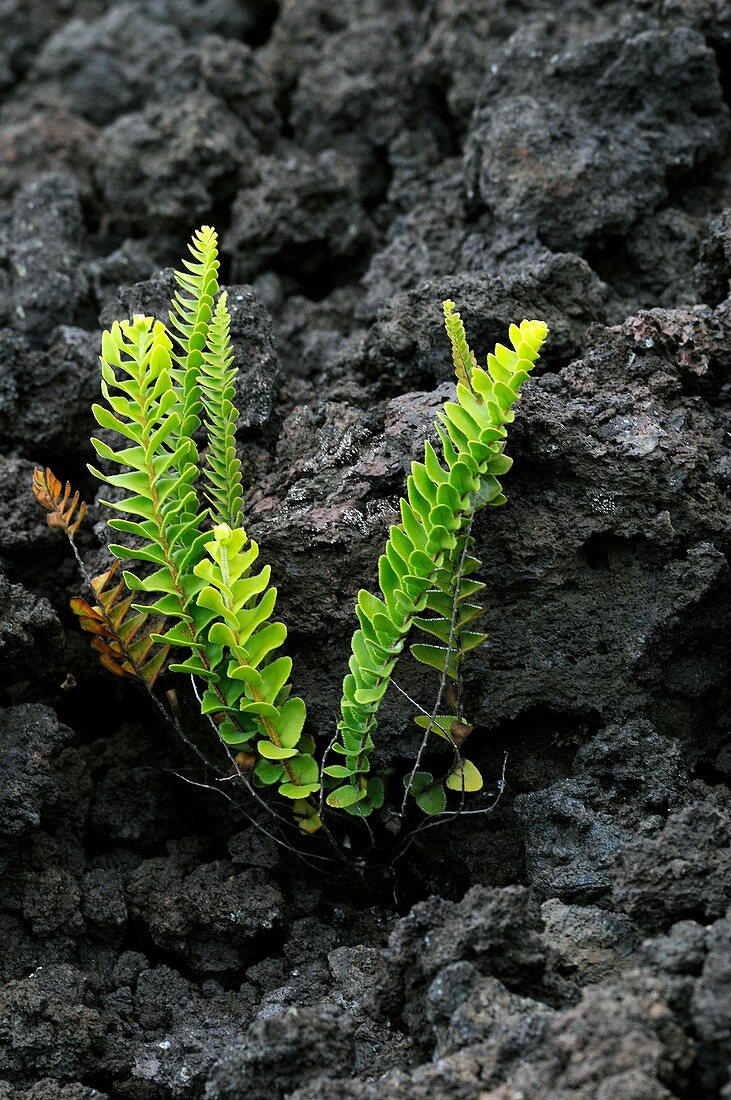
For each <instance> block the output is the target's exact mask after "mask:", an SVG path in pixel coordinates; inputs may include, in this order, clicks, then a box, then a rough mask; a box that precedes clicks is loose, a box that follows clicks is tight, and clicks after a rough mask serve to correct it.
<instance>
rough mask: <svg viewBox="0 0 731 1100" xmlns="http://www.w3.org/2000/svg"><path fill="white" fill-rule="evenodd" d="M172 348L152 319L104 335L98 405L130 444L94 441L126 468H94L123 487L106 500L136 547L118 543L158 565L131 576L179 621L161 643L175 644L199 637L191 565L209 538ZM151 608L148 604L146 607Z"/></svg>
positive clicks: (158, 609) (130, 582) (102, 419)
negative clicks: (191, 605)
mask: <svg viewBox="0 0 731 1100" xmlns="http://www.w3.org/2000/svg"><path fill="white" fill-rule="evenodd" d="M171 348H172V344H171V341H170V338H169V336H168V334H167V332H166V330H165V326H164V325H163V324H162V323H161V322H159V321H154V320H153V319H152V318H151V317H142V316H136V317H135V318H134V319H133V320H132V321H123V322H121V324H120V323H119V322H115V323H114V325H113V326H112V329H111V331H109V332H105V333H104V335H103V337H102V356H101V370H102V393H103V396H104V398H105V400H106V405H101V404H96V405H93V406H92V412H93V414H94V417H95V419H96V421H97V423H98V424H100V425H101V426H102V427H103V428H107V429H109V430H110V431H113V432H115V433H116V434H117V435H119V436H122V437H123V438H124V440H125V441H126V442H127V443H129V444H131V445H130V446H126V447H123V448H121V449H119V450H114V449H113V448H112V447H111V446H109V444H107V443H105V442H103V441H102V440H100V439H96V438H93V439H92V441H91V442H92V444H93V446H94V449H95V450H96V452H97V454H98V455H99V457H100V458H102V459H104V460H105V461H108V462H113V463H115V464H117V465H120V466H122V467H124V468H125V471H124V472H123V473H116V474H105V473H103V472H102V471H100V470H98V469H96V468H95V467H93V466H89V469H90V470H91V472H92V473H93V474H94V476H95V477H97V478H99V480H100V481H103V482H106V483H107V484H108V485H112V486H114V488H116V489H118V490H121V497H120V499H118V500H111V501H103V502H102V503H104V504H106V505H107V507H109V508H111V509H113V510H114V511H115V512H116V513H119V514H120V516H118V517H117V518H114V519H111V520H110V521H109V526H110V527H111V528H112V529H113V530H115V531H122V532H124V533H125V534H128V535H132V536H134V537H135V539H136V540H137V544H136V545H134V546H122V545H111V546H110V550H111V551H112V553H113V554H114V555H115V556H116V557H118V558H121V559H124V560H127V561H129V560H131V561H140V562H146V563H151V564H152V565H154V566H155V569H154V570H153V572H152V573H151V574H150V575H149V576H145V577H144V578H140V577H138V576H137V575H136V574H135V573H133V572H126V573H125V574H124V579H125V582H126V583H127V587H128V588H129V589H130V590H131V591H139V592H145V593H150V594H153V595H154V597H155V600H156V602H155V603H154V604H152V605H150V607H149V608H145V610H147V611H148V612H149V613H153V612H154V613H156V614H159V615H162V616H163V617H164V618H166V619H172V620H173V621H174V626H173V627H172V628H171V630H170V631H168V633H167V634H166V635H165V636H164V637H163V638H162V639H161V640H162V642H163V644H171V645H172V644H176V641H177V638H178V636H180V637H184V638H185V639H186V641H188V640H190V639H192V638H194V634H195V631H194V626H193V620H192V615H191V613H190V611H189V609H188V601H189V599H190V597H191V595H193V594H194V593H195V587H196V586H195V585H194V586H193V587H192V588H191V578H192V580H193V581H195V576H194V574H193V573H192V566H193V564H195V563H196V562H197V561H198V560H199V558H200V556H201V554H202V544H203V542H204V541H205V538H206V535H205V534H204V533H202V532H201V530H200V528H201V525H202V521H203V518H204V517H203V516H201V515H199V514H198V506H197V498H196V495H195V488H194V485H195V481H196V478H197V475H198V469H197V466H196V464H195V463H194V462H192V461H191V454H190V451H189V449H188V446H187V443H188V440H187V438H186V437H185V436H181V435H180V427H181V417H182V402H181V397H180V391H179V389H178V388H177V387H176V386H174V385H173V382H172V373H171V372H172V359H171ZM143 606H144V605H143Z"/></svg>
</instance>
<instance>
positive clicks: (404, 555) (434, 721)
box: [35, 226, 547, 831]
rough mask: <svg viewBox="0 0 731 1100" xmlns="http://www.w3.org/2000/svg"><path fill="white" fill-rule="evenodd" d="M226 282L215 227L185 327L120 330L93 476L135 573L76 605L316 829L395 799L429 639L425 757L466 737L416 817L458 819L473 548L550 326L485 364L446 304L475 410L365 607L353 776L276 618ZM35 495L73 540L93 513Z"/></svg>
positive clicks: (417, 498)
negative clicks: (413, 667)
mask: <svg viewBox="0 0 731 1100" xmlns="http://www.w3.org/2000/svg"><path fill="white" fill-rule="evenodd" d="M218 268H219V262H218V248H217V237H216V233H215V231H214V230H213V229H211V228H209V227H207V226H204V227H203V228H202V229H200V230H199V231H198V232H197V233H196V234H195V235H194V237H193V241H192V244H191V245H190V258H189V259H187V260H185V261H184V263H183V270H181V271H178V272H176V280H177V283H178V290H177V292H176V295H175V297H174V299H173V302H172V303H171V310H170V314H169V318H168V322H167V324H165V323H163V322H162V321H161V320H155V319H153V318H151V317H145V316H135V317H133V318H132V319H131V320H126V321H122V322H119V323H115V324H114V325H113V326H112V328H111V330H110V331H108V332H105V333H104V335H103V338H102V356H101V390H102V398H103V400H102V402H101V403H99V404H96V405H94V406H93V413H94V416H95V418H96V421H97V423H98V424H99V426H100V427H101V428H102V429H103V431H104V435H103V436H100V437H99V438H94V439H92V444H93V446H94V448H95V450H96V453H97V455H98V457H99V460H100V468H97V467H94V466H90V469H91V471H92V473H93V474H94V475H95V476H96V477H97V478H99V480H100V481H102V482H104V483H106V484H107V485H109V486H111V487H112V489H113V493H112V494H110V498H109V500H107V501H104V502H103V503H105V504H106V505H107V507H108V508H110V509H111V510H112V512H113V518H111V519H110V520H109V525H110V527H111V528H113V529H114V530H115V531H117V532H120V533H121V534H123V535H124V536H125V541H124V542H120V543H113V544H112V545H111V546H110V550H111V551H112V553H113V555H114V556H115V557H116V558H117V559H118V561H123V562H125V563H127V568H126V569H125V570H124V571H123V573H122V577H121V578H120V577H118V576H117V575H116V569H117V566H116V565H115V566H114V567H113V568H112V569H111V570H110V571H108V572H107V573H105V574H103V575H102V576H101V577H99V578H96V579H95V580H94V581H93V590H94V596H95V600H96V602H95V603H89V602H87V601H86V600H81V599H79V600H76V601H74V603H73V605H72V606H73V607H74V610H75V612H76V613H77V614H78V616H79V619H80V622H81V625H82V626H83V628H84V629H85V630H87V631H89V632H90V633H92V634H93V635H94V641H93V645H94V646H95V648H97V649H98V650H99V652H100V655H101V659H102V661H103V663H104V664H105V665H106V667H107V668H109V669H110V670H111V671H113V672H116V673H117V674H118V675H135V676H138V677H139V678H141V679H143V680H144V681H146V682H147V683H148V685H151V684H152V683H153V682H154V680H155V678H156V676H157V675H158V674H159V672H160V671H161V669H163V668H164V667H168V668H169V669H170V670H171V671H172V672H176V673H182V674H185V675H187V676H189V677H191V678H192V680H193V682H194V684H195V685H196V689H197V692H198V695H199V698H200V700H201V710H202V712H203V714H204V715H207V716H209V718H210V720H211V721H212V722H213V724H214V725H215V727H216V730H217V733H218V736H219V737H220V738H221V740H222V741H223V742H224V743H225V744H226V746H228V748H229V750H230V752H232V753H234V754H235V758H236V759H237V760H238V761H239V762H240V764H241V766H243V767H244V768H245V769H246V774H247V775H248V776H249V777H250V780H251V782H253V783H254V784H255V785H257V786H259V787H272V788H274V789H275V790H276V792H277V793H278V794H279V795H280V796H281V797H282V798H284V799H287V800H290V802H291V803H292V804H293V807H294V810H295V814H296V817H297V819H298V821H299V823H300V826H301V828H303V829H305V830H309V831H312V830H314V829H316V828H318V826H319V824H320V814H321V810H322V806H323V803H324V804H326V805H327V806H328V807H330V808H331V809H333V810H345V811H347V812H348V813H350V814H355V815H358V816H367V815H368V814H370V813H371V812H372V811H373V810H374V809H377V808H379V807H380V806H381V805H382V804H383V802H384V797H385V792H384V784H383V782H382V780H381V778H380V777H378V776H374V775H372V774H371V767H370V753H371V751H372V749H373V745H374V740H373V739H374V735H375V732H376V729H377V715H378V710H379V707H380V705H381V702H382V700H383V698H384V696H385V694H386V691H387V690H388V687H389V684H390V682H391V677H392V673H393V670H394V668H395V665H396V662H397V661H398V659H399V657H400V656H401V654H402V652H403V649H404V646H405V643H406V640H407V636H408V635H409V634H410V633H411V631H412V630H417V631H420V632H421V633H423V634H425V635H426V637H427V639H428V640H427V641H425V642H421V641H420V642H416V643H414V644H413V645H411V647H410V649H411V654H412V655H413V656H414V657H415V658H416V659H417V660H418V661H421V662H423V663H425V664H427V665H429V666H430V667H432V668H433V669H434V670H435V671H436V673H437V675H438V677H439V688H438V697H437V706H436V707H435V709H434V711H433V712H432V713H429V712H428V711H426V710H425V711H424V713H423V714H421V715H419V716H418V717H417V719H416V721H417V723H418V724H419V725H420V726H421V727H422V728H423V730H424V736H425V743H426V739H427V738H429V737H430V736H431V735H432V734H433V735H435V736H437V737H441V738H443V739H446V741H448V742H449V743H450V744H451V746H452V749H453V755H454V759H453V760H452V763H451V764H450V767H449V771H448V773H447V774H446V775H445V776H443V777H441V778H435V777H434V775H433V774H431V773H430V772H425V771H421V770H420V769H419V766H418V765H419V761H417V762H416V763H415V765H414V767H413V768H412V770H411V772H410V773H409V774H408V775H407V776H406V777H405V778H404V788H403V806H402V808H403V809H405V808H406V804H407V801H408V799H409V798H413V799H415V801H416V803H417V804H418V805H419V807H420V808H421V809H422V810H423V811H424V812H426V813H432V814H433V813H440V812H442V811H443V810H444V808H445V805H446V791H447V790H450V789H451V790H455V791H458V792H460V793H461V795H462V796H464V793H465V792H467V791H475V790H479V789H480V787H481V786H482V778H481V776H480V774H479V772H478V770H477V768H476V767H475V765H474V764H473V763H471V762H470V761H468V760H466V759H465V758H464V757H463V756H462V754H461V751H460V750H461V745H462V742H463V741H464V739H465V737H466V736H467V734H468V733H469V730H470V727H469V725H468V724H467V723H466V722H465V719H464V717H463V716H462V715H461V714H459V713H452V714H445V713H441V709H442V708H441V704H442V700H443V699H446V700H456V699H457V694H456V693H455V692H453V691H450V687H449V682H450V681H455V680H456V679H457V678H458V676H459V670H460V666H461V663H462V661H463V658H464V656H465V654H467V653H468V652H469V651H470V650H471V649H473V648H475V647H476V646H478V645H480V643H481V642H482V641H483V640H484V638H485V637H486V635H485V634H483V633H481V632H480V631H478V630H475V628H474V626H475V620H476V619H477V618H478V616H479V615H480V614H481V608H480V606H479V603H477V602H476V597H477V596H478V595H479V593H480V591H481V589H482V588H483V587H484V586H483V585H482V584H481V583H480V582H479V581H477V580H475V579H474V577H473V574H474V572H475V570H476V569H477V568H478V566H479V564H480V563H479V562H478V561H477V560H476V559H475V558H474V557H473V556H472V555H471V553H470V550H471V546H472V538H471V527H472V521H473V517H474V515H475V512H476V511H477V510H478V509H480V508H482V507H484V506H486V505H496V504H501V503H503V502H504V500H505V497H504V496H503V495H502V491H501V486H500V483H499V480H498V479H499V477H500V476H501V475H502V474H504V473H506V472H507V470H508V469H509V468H510V464H511V461H510V459H509V458H507V457H506V455H505V454H504V446H505V438H506V425H507V424H509V423H510V421H511V420H512V419H513V406H514V404H515V402H516V400H517V398H518V395H519V391H520V387H521V386H522V384H523V382H525V380H526V379H527V377H528V375H529V373H530V371H531V369H532V368H533V366H534V365H535V362H536V360H537V358H538V354H539V351H540V347H541V344H542V343H543V341H544V339H545V337H546V332H547V329H546V326H545V325H544V324H542V323H541V322H537V321H524V322H523V323H522V324H521V325H520V326H515V325H513V326H511V329H510V341H511V344H512V347H511V348H507V347H503V346H502V345H498V346H497V348H496V349H495V353H494V354H493V355H489V356H488V360H487V365H486V368H487V369H483V368H482V367H480V366H479V365H478V363H477V360H476V358H475V356H474V354H473V353H472V351H471V350H470V348H469V346H468V344H467V340H466V337H465V332H464V328H463V325H462V322H461V320H460V316H459V314H458V313H457V312H456V311H455V309H454V305H453V303H451V302H445V303H444V310H445V318H446V327H447V333H448V335H449V338H450V341H451V345H452V352H453V358H454V366H455V372H456V376H457V388H456V400H455V401H450V402H447V404H446V405H445V407H444V409H443V411H442V412H441V413H440V414H439V420H440V423H439V424H438V425H437V427H436V432H437V437H438V449H435V447H434V446H432V444H431V443H427V444H426V448H425V455H424V461H423V462H415V463H414V464H413V466H412V470H411V474H410V476H409V478H408V482H407V499H404V500H402V501H401V522H400V523H399V524H396V525H394V526H393V527H392V528H391V531H390V535H389V539H388V542H387V545H386V549H385V552H384V554H383V555H382V557H381V558H380V561H379V569H378V575H379V585H380V595H378V596H376V595H373V594H371V593H369V592H366V591H362V592H361V593H360V594H359V597H358V603H357V608H356V611H357V616H358V620H359V627H358V629H357V630H356V631H355V633H354V635H353V641H352V654H351V658H350V662H349V665H350V669H349V673H348V675H347V676H346V678H345V681H344V684H343V698H342V704H341V711H342V720H341V722H340V725H339V729H338V736H337V738H336V740H335V741H334V743H333V745H332V751H333V753H334V754H335V755H336V756H337V762H331V763H328V762H327V761H325V762H324V767H322V768H321V767H320V766H319V765H318V762H317V761H316V759H315V756H314V747H315V746H314V741H313V738H312V737H311V736H310V735H309V734H308V733H306V732H305V724H306V709H305V704H304V702H303V701H302V699H300V698H299V697H298V696H297V695H295V694H293V689H292V683H291V677H292V661H291V658H290V657H288V656H286V655H283V654H282V652H281V650H282V646H283V644H284V642H285V639H286V636H287V630H286V627H285V626H284V624H283V623H281V622H279V621H278V620H277V619H276V618H275V617H274V616H275V606H276V600H277V591H276V588H274V587H273V586H272V585H271V583H270V573H271V570H270V567H269V566H268V565H263V566H262V565H261V563H260V561H259V548H258V546H257V544H256V543H255V542H253V541H252V540H250V539H249V538H248V536H247V534H246V531H245V528H244V526H243V486H242V475H241V463H240V462H239V460H238V458H237V455H236V438H235V436H236V423H237V417H238V413H237V408H236V404H235V376H236V372H235V368H234V366H233V358H234V357H233V351H232V347H231V335H230V317H229V313H228V309H227V304H226V294H225V292H223V291H221V290H220V288H219V285H218ZM201 429H203V436H204V438H205V445H204V446H203V447H202V448H200V449H199V446H198V444H197V440H199V439H200V438H201ZM35 489H36V495H37V497H38V499H39V501H40V502H41V503H42V504H43V505H44V507H46V508H47V510H48V511H49V522H53V524H54V525H55V526H58V527H61V528H63V529H64V530H65V531H66V533H67V535H68V536H69V538H70V539H71V541H72V542H73V536H74V534H75V532H76V527H77V526H78V523H79V522H80V521H81V519H82V518H83V506H81V509H79V508H78V497H76V498H70V496H69V494H70V489H68V487H67V490H66V493H65V495H64V493H63V492H62V489H61V485H60V483H59V482H58V481H56V479H55V478H54V477H53V475H52V474H51V473H50V471H46V472H45V474H43V473H42V472H41V471H37V474H36V481H35ZM171 654H172V660H171V657H170V655H171ZM420 755H421V754H420ZM331 759H332V758H331ZM323 783H324V785H325V791H324V792H323V791H322V787H321V784H323Z"/></svg>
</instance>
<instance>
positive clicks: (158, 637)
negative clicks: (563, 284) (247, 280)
mask: <svg viewBox="0 0 731 1100" xmlns="http://www.w3.org/2000/svg"><path fill="white" fill-rule="evenodd" d="M190 251H191V257H192V258H191V260H190V261H187V262H186V271H184V272H178V273H177V274H176V277H177V280H178V283H179V285H180V288H181V289H180V292H179V293H178V294H177V295H176V298H175V300H174V302H173V310H172V312H171V314H170V331H168V329H167V328H166V327H165V325H164V324H163V323H162V322H161V321H155V320H153V319H152V318H151V317H142V316H137V317H134V318H133V319H132V320H131V321H123V322H121V323H115V324H114V325H113V326H112V329H111V331H109V332H105V333H104V336H103V338H102V358H101V370H102V394H103V397H104V399H105V403H104V404H97V405H94V406H93V412H94V416H95V417H96V420H97V422H98V423H99V424H100V425H101V426H102V427H103V428H106V429H107V430H108V431H110V432H112V433H114V434H115V435H116V436H121V437H122V440H123V441H124V443H126V444H129V445H127V446H122V447H121V448H118V449H115V448H114V447H113V446H111V445H110V444H109V443H107V442H105V441H103V440H100V439H93V440H92V443H93V445H94V447H95V449H96V452H97V454H98V455H99V457H100V458H101V459H103V460H105V461H106V462H108V463H113V464H115V465H117V466H121V467H122V468H123V471H122V472H121V473H105V472H103V471H101V470H99V469H97V468H95V467H90V470H91V472H92V473H93V474H94V475H95V476H96V477H98V478H99V479H100V480H101V481H103V482H106V483H107V484H109V485H111V486H113V487H114V489H115V490H117V494H118V495H117V499H114V500H109V501H105V502H103V503H105V504H106V505H107V506H108V507H109V508H111V509H113V510H114V512H115V513H116V516H115V518H113V519H111V520H110V521H109V524H110V526H111V527H112V528H113V529H114V530H117V531H122V532H124V533H125V534H126V535H128V536H132V538H133V540H134V541H133V543H132V544H131V545H119V544H113V545H112V546H110V549H111V551H112V553H114V554H115V555H116V556H117V557H118V558H121V559H124V560H125V561H132V562H141V563H145V564H149V566H151V570H148V571H145V572H143V573H141V572H140V571H139V569H136V570H132V569H129V570H127V571H126V572H125V573H124V580H125V582H126V584H127V587H128V588H129V589H130V590H131V591H132V592H133V593H136V594H140V595H139V597H138V598H140V599H142V598H145V597H148V602H145V603H139V604H135V605H134V606H135V608H136V609H138V610H139V611H140V612H141V613H144V614H146V615H156V616H161V617H163V618H164V620H165V627H164V628H163V629H161V630H160V631H159V632H156V633H154V634H153V636H152V637H153V640H154V641H155V642H157V643H159V644H161V645H165V646H171V647H175V648H176V649H183V650H187V651H188V655H187V657H186V658H185V659H184V660H179V661H178V662H176V663H174V664H172V665H171V666H170V667H171V669H172V670H173V671H176V672H182V673H187V674H189V675H191V676H193V677H195V678H199V679H201V680H203V681H204V682H205V690H204V693H203V697H202V710H203V713H204V714H207V715H210V716H211V717H212V719H213V720H214V721H215V723H216V725H217V728H218V732H219V735H220V737H221V739H222V740H223V741H224V742H225V743H226V744H227V745H228V746H231V747H232V748H235V749H236V750H237V751H238V750H242V749H246V750H247V752H253V753H254V754H255V757H256V762H255V766H254V769H253V771H254V776H255V778H256V780H257V781H258V782H260V783H262V784H272V785H276V786H277V788H278V790H279V793H280V794H281V795H282V796H284V797H285V798H289V799H292V800H293V801H295V802H297V803H298V807H297V808H298V812H299V816H300V819H302V820H304V821H305V823H310V824H311V825H313V824H314V823H315V822H316V816H317V815H316V811H315V810H314V808H310V809H308V808H307V799H308V798H309V797H310V796H311V795H312V794H314V793H315V792H316V791H317V790H319V776H318V768H317V765H316V763H315V760H314V757H313V756H312V754H311V751H310V749H311V747H312V746H311V743H310V742H309V741H308V740H307V739H305V738H304V737H303V727H304V721H305V706H304V703H303V702H302V700H301V699H298V698H297V697H293V696H292V695H291V685H290V673H291V669H292V662H291V660H290V659H289V658H288V657H284V656H279V655H277V651H278V650H279V649H280V648H281V646H282V644H283V643H284V640H285V638H286V635H287V631H286V628H285V627H284V625H283V624H282V623H279V622H276V621H272V615H273V612H274V607H275V603H276V598H277V592H276V589H275V588H273V587H272V586H271V585H270V584H269V576H270V569H269V567H268V566H265V567H264V568H263V569H260V570H259V571H258V572H254V566H255V563H256V561H257V558H258V553H259V551H258V547H257V545H256V543H254V542H250V541H249V540H248V538H247V536H246V532H245V530H244V528H243V527H242V526H241V519H242V507H241V506H242V497H243V494H242V489H241V467H240V463H239V461H238V459H237V458H236V453H235V445H234V434H235V428H236V410H235V408H234V405H233V401H232V397H233V381H234V372H233V370H232V366H231V364H232V361H233V354H232V350H231V342H230V317H229V314H228V309H227V306H226V297H225V294H221V295H220V297H219V298H218V302H217V303H215V298H216V296H217V295H218V290H219V288H218V283H217V270H218V259H217V241H216V234H215V232H214V231H213V230H212V229H210V228H208V227H204V228H203V229H201V230H200V231H199V232H198V233H197V234H196V235H195V237H194V238H193V242H192V244H191V246H190ZM201 415H202V417H203V422H204V425H205V428H206V431H207V451H206V453H205V454H204V456H203V458H202V460H201V457H200V456H199V454H198V449H197V447H196V444H195V439H194V433H195V432H196V431H197V429H198V428H199V427H200V424H201ZM201 474H202V481H203V486H204V493H205V498H206V500H207V502H208V505H207V506H204V505H203V504H202V503H201V501H200V498H199V491H200V489H199V487H200V483H201Z"/></svg>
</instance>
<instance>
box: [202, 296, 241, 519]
mask: <svg viewBox="0 0 731 1100" xmlns="http://www.w3.org/2000/svg"><path fill="white" fill-rule="evenodd" d="M230 332H231V317H230V315H229V312H228V308H227V305H226V292H225V291H224V292H223V293H222V294H221V297H220V298H219V299H218V304H217V305H216V312H215V314H214V316H213V320H212V321H211V324H210V326H209V329H208V339H207V343H206V348H205V350H204V352H203V357H202V360H201V363H200V367H199V370H200V374H199V385H200V391H201V397H202V401H203V410H204V417H203V419H204V422H205V426H206V432H207V434H208V450H207V452H206V455H205V458H204V463H203V476H204V477H205V479H206V482H207V491H206V498H207V500H208V502H209V504H210V505H211V513H212V516H213V519H214V520H215V522H216V523H226V524H228V526H229V527H232V528H236V527H240V526H241V523H242V519H243V499H244V494H243V489H242V486H241V462H240V461H239V460H238V458H237V457H236V421H237V420H238V410H237V408H236V405H235V404H234V398H235V396H236V390H235V385H234V383H235V381H236V368H235V367H234V366H233V361H234V354H233V349H232V348H231V335H230Z"/></svg>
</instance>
